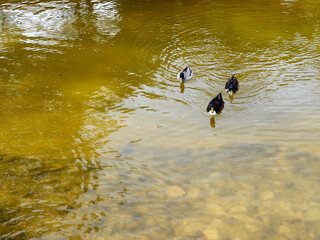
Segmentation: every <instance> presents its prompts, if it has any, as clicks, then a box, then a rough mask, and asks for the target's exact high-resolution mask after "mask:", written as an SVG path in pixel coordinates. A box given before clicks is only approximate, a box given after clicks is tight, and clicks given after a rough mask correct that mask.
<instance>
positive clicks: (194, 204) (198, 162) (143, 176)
mask: <svg viewBox="0 0 320 240" xmlns="http://www.w3.org/2000/svg"><path fill="white" fill-rule="evenodd" d="M137 148H139V143H129V144H128V145H126V146H125V147H124V148H123V150H122V151H121V152H118V153H117V154H115V156H114V157H115V160H114V161H110V160H108V161H106V165H105V166H104V167H103V169H102V170H101V171H97V172H96V174H95V178H96V180H97V182H98V184H96V185H95V186H91V187H89V189H88V191H87V192H86V193H85V194H84V195H83V196H81V197H80V199H78V202H81V204H80V207H79V208H78V209H76V210H75V211H73V212H72V213H70V214H69V215H68V216H67V217H66V219H64V220H63V225H62V227H63V231H57V232H56V233H54V234H51V235H49V236H46V237H44V239H57V238H61V237H63V236H68V237H71V236H73V237H74V238H75V239H77V237H78V238H85V239H283V240H286V239H319V237H320V228H319V226H320V217H319V216H320V189H319V183H318V181H319V170H318V169H319V164H320V163H319V158H317V157H315V156H314V155H311V154H309V153H303V152H297V151H291V150H290V149H285V148H283V147H280V146H278V145H276V144H253V143H251V144H238V145H237V146H235V147H234V149H233V150H231V151H229V153H228V154H227V155H226V153H225V151H224V148H223V147H222V148H217V149H216V150H212V149H211V150H208V149H203V150H199V149H198V150H196V151H193V150H190V151H188V152H187V153H186V152H182V151H181V150H177V149H176V150H175V149H172V150H170V151H167V152H166V153H164V151H162V150H161V149H154V150H153V151H150V149H148V151H145V152H144V151H143V150H142V149H139V150H138V151H136V149H137ZM174 155H178V156H179V158H172V156H174ZM159 156H162V160H160V159H159V161H151V159H155V158H159ZM132 159H135V161H134V162H133V161H131V160H132ZM173 159H175V160H173ZM119 162H121V170H120V171H119V169H117V168H118V167H119ZM112 163H114V164H112ZM146 163H150V164H146ZM116 164H118V167H117V166H116ZM76 226H77V227H76Z"/></svg>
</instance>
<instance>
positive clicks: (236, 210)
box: [231, 206, 247, 212]
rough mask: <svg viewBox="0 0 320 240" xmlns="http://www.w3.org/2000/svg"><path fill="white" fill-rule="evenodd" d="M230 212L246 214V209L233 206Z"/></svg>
mask: <svg viewBox="0 0 320 240" xmlns="http://www.w3.org/2000/svg"><path fill="white" fill-rule="evenodd" d="M231 212H247V208H246V207H244V206H235V207H233V208H231Z"/></svg>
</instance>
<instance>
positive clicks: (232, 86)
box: [225, 74, 240, 97]
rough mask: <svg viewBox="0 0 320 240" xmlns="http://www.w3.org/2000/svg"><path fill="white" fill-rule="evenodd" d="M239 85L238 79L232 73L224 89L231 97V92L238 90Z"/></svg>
mask: <svg viewBox="0 0 320 240" xmlns="http://www.w3.org/2000/svg"><path fill="white" fill-rule="evenodd" d="M239 87H240V86H239V81H238V79H237V78H236V75H235V74H233V75H232V76H231V78H230V79H229V80H228V82H226V87H225V90H226V91H227V93H228V94H229V96H230V97H232V96H233V94H235V93H236V92H237V91H238V90H239Z"/></svg>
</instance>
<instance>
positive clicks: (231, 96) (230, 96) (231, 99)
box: [229, 94, 233, 103]
mask: <svg viewBox="0 0 320 240" xmlns="http://www.w3.org/2000/svg"><path fill="white" fill-rule="evenodd" d="M229 99H230V102H231V103H232V101H233V95H230V94H229Z"/></svg>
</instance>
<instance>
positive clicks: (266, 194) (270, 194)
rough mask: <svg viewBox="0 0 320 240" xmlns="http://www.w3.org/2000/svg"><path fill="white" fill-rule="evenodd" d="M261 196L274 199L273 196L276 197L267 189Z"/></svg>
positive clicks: (265, 198) (264, 198)
mask: <svg viewBox="0 0 320 240" xmlns="http://www.w3.org/2000/svg"><path fill="white" fill-rule="evenodd" d="M261 197H262V199H263V200H268V199H272V198H274V193H273V192H271V191H266V192H264V193H262V195H261Z"/></svg>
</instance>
